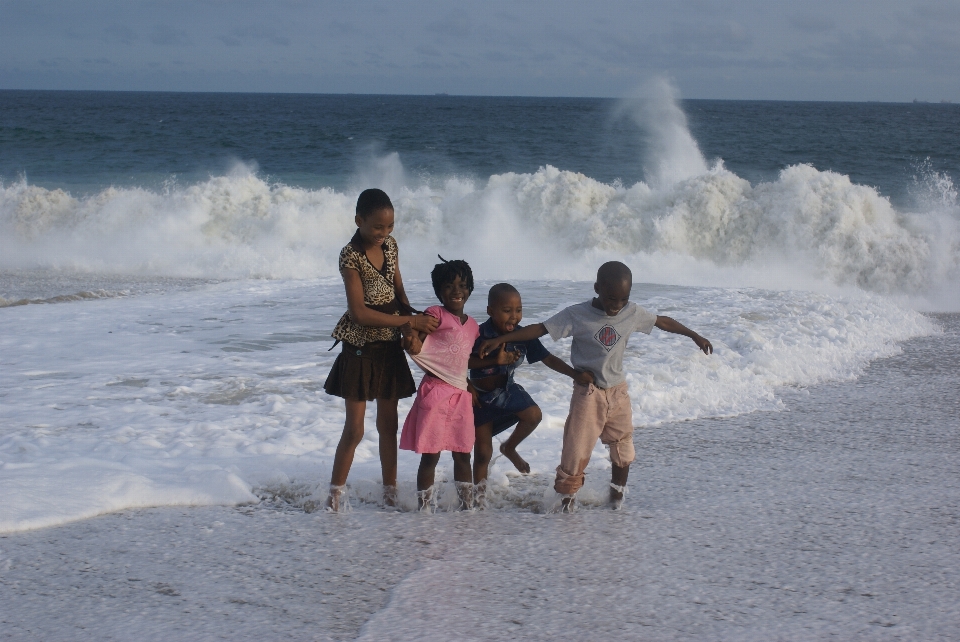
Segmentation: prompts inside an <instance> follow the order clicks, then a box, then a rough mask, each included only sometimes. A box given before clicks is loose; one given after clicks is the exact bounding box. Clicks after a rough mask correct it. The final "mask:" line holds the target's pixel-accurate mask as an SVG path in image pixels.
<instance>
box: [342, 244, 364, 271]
mask: <svg viewBox="0 0 960 642" xmlns="http://www.w3.org/2000/svg"><path fill="white" fill-rule="evenodd" d="M357 259H358V257H357V251H356V250H354V249H353V247H351V246H350V245H345V246H344V248H343V249H342V250H340V270H356V271H357V272H359V271H360V265H359V263H358V262H357Z"/></svg>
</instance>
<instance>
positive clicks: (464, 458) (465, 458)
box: [450, 452, 470, 466]
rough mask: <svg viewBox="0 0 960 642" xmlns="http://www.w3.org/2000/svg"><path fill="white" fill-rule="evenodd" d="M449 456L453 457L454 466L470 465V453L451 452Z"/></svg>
mask: <svg viewBox="0 0 960 642" xmlns="http://www.w3.org/2000/svg"><path fill="white" fill-rule="evenodd" d="M450 454H451V455H452V456H453V463H454V464H461V465H463V464H466V465H467V466H469V465H470V453H458V452H452V453H450Z"/></svg>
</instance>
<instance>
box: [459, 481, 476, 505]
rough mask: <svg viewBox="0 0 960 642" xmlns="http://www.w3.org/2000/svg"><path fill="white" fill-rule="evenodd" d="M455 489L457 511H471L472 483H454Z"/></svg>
mask: <svg viewBox="0 0 960 642" xmlns="http://www.w3.org/2000/svg"><path fill="white" fill-rule="evenodd" d="M454 485H455V486H456V487H457V500H458V503H457V510H473V482H459V481H458V482H454Z"/></svg>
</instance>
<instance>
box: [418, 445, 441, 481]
mask: <svg viewBox="0 0 960 642" xmlns="http://www.w3.org/2000/svg"><path fill="white" fill-rule="evenodd" d="M438 463H440V453H424V454H423V455H421V456H420V467H419V468H418V469H417V490H427V489H428V488H430V487H431V486H433V480H434V477H435V475H436V472H437V464H438Z"/></svg>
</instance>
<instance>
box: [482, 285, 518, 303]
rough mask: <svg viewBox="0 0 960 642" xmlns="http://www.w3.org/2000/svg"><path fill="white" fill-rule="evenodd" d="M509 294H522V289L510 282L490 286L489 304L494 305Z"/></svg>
mask: <svg viewBox="0 0 960 642" xmlns="http://www.w3.org/2000/svg"><path fill="white" fill-rule="evenodd" d="M507 294H516V295H517V296H520V290H518V289H517V288H515V287H513V286H512V285H510V284H509V283H497V284H496V285H495V286H493V287H492V288H490V292H488V293H487V305H494V304H496V303H498V302H499V301H500V299H501V298H503V296H504V295H507Z"/></svg>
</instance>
